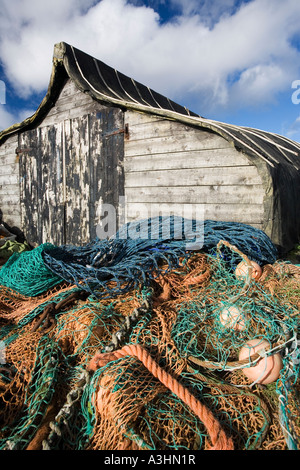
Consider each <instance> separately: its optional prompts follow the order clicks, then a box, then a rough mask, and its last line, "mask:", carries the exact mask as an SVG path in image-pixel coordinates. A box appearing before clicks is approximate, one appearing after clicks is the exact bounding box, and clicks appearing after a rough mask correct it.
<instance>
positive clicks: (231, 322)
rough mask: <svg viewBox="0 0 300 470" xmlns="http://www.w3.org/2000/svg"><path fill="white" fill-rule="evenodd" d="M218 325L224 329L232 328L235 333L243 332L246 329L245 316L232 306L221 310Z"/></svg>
mask: <svg viewBox="0 0 300 470" xmlns="http://www.w3.org/2000/svg"><path fill="white" fill-rule="evenodd" d="M220 323H221V324H222V325H223V326H225V327H226V328H233V329H234V330H236V331H243V330H244V329H245V328H246V318H245V315H244V314H243V313H242V312H241V310H240V309H239V308H238V307H236V306H234V305H231V306H230V307H225V308H223V310H222V312H221V313H220Z"/></svg>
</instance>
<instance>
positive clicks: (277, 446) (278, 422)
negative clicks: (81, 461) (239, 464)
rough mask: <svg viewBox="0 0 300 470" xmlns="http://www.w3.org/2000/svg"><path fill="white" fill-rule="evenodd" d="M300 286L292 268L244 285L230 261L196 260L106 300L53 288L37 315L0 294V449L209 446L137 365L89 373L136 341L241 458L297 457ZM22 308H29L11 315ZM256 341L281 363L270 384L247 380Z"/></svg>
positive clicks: (183, 408) (118, 364)
mask: <svg viewBox="0 0 300 470" xmlns="http://www.w3.org/2000/svg"><path fill="white" fill-rule="evenodd" d="M162 268H163V266H162ZM162 271H163V270H162ZM299 278H300V273H299V268H298V269H296V267H295V266H294V265H290V264H288V263H284V262H281V263H280V262H278V263H274V264H273V265H265V266H264V268H263V273H262V276H261V278H260V279H258V280H254V279H252V278H251V277H249V276H246V277H237V276H236V274H235V270H234V268H233V267H232V265H231V264H228V263H227V262H226V259H225V258H224V257H223V256H218V254H216V255H208V254H204V253H201V252H199V253H195V255H194V256H192V257H190V258H189V259H186V258H185V259H182V262H181V264H180V265H179V266H178V267H176V268H174V269H173V270H171V271H170V270H169V272H167V273H166V274H165V275H164V276H162V275H161V276H160V277H157V278H156V279H155V280H152V281H151V284H150V285H147V286H146V287H145V286H144V285H142V284H141V285H140V286H139V288H134V289H131V290H130V291H128V292H126V293H123V294H120V295H118V296H114V297H113V298H110V299H109V298H105V299H104V298H103V299H99V298H95V297H94V296H93V295H88V296H87V295H86V296H83V297H81V298H80V295H79V294H80V292H81V290H80V288H79V287H78V286H69V290H63V289H62V290H61V291H60V290H59V287H58V286H57V287H56V290H55V289H54V290H52V291H51V294H49V296H48V297H47V299H45V296H42V295H41V296H40V297H35V302H37V303H38V304H34V306H33V307H32V308H30V305H31V304H30V299H29V298H28V299H25V298H21V294H20V296H19V299H18V298H17V297H18V296H17V294H16V293H13V292H9V291H8V290H6V291H5V292H4V291H3V293H2V299H1V298H0V307H1V305H2V307H3V310H2V313H1V315H0V326H1V330H0V331H1V341H2V344H3V345H5V356H6V358H5V359H6V360H5V363H4V364H0V402H1V403H0V409H1V412H0V423H1V428H0V448H1V449H28V448H29V449H35V450H39V449H54V450H83V449H86V450H125V449H128V450H129V449H134V450H192V451H194V450H204V449H207V448H208V447H209V441H210V436H209V429H208V428H207V427H206V426H205V425H204V423H203V422H202V421H201V419H199V417H198V416H196V415H195V414H194V413H193V411H192V410H191V408H190V407H189V406H188V405H187V404H186V403H185V402H184V401H183V400H182V399H181V398H180V396H179V395H178V394H176V393H174V392H173V391H171V390H170V389H168V388H167V387H166V386H165V385H164V384H163V383H162V382H161V381H159V380H158V379H157V378H156V377H155V376H154V375H153V373H152V372H151V370H150V369H148V368H147V367H145V365H144V364H143V363H142V362H141V361H140V360H139V359H138V358H137V357H133V356H130V355H126V356H124V357H122V358H119V359H116V360H110V361H108V362H107V363H106V364H105V365H103V366H100V367H99V368H97V369H96V370H94V371H90V372H88V371H87V365H88V364H89V363H90V361H91V359H92V358H93V357H94V355H95V354H96V353H98V352H99V351H100V352H108V351H116V350H119V349H120V348H122V346H123V345H125V344H127V345H134V344H139V345H142V346H143V348H145V350H147V351H148V353H149V354H150V356H151V357H152V358H153V360H154V361H155V362H156V363H157V364H158V365H159V367H160V368H162V369H163V370H164V371H166V372H168V373H169V374H170V375H171V376H172V377H174V378H175V379H176V380H177V381H178V382H179V383H180V384H181V385H183V387H184V388H185V389H187V390H189V392H190V393H191V394H192V395H193V396H194V397H195V398H196V399H197V400H198V401H199V402H201V403H202V404H203V405H205V407H206V408H207V409H209V410H210V411H211V412H212V413H213V416H214V418H215V420H216V421H217V422H218V423H219V424H220V426H221V427H222V429H223V430H224V432H225V434H226V435H227V436H228V437H229V438H230V439H232V441H233V444H234V449H236V450H253V449H260V450H288V449H298V448H299V432H300V412H299V367H300V353H299V339H298V337H299V295H295V292H297V289H298V288H299ZM112 282H113V281H112ZM287 286H288V287H287ZM111 287H112V288H113V285H112V286H111ZM64 289H65V286H64ZM13 295H14V296H15V297H14V302H12V301H11V303H9V302H8V298H9V296H11V298H12V296H13ZM72 295H73V297H71V296H72ZM17 301H18V302H19V304H22V305H25V304H26V305H27V307H26V309H25V307H24V308H23V310H22V314H20V315H19V317H18V316H16V315H15V316H11V315H12V311H13V310H14V305H16V304H17ZM26 302H27V303H26ZM9 305H11V307H9ZM51 306H52V307H51ZM50 307H51V308H52V310H51V311H50ZM56 307H57V308H56ZM231 307H234V309H235V310H234V311H235V312H238V316H237V317H230V315H228V311H230V308H231ZM18 308H20V307H18ZM47 308H48V310H46V309H47ZM18 311H20V312H21V310H18ZM25 311H26V312H27V313H26V314H25V313H24V312H25ZM47 312H48V313H47ZM51 319H52V320H53V321H51V322H50V320H51ZM41 320H43V321H41ZM255 338H262V339H265V340H266V341H267V343H268V345H269V347H268V348H267V350H265V353H264V354H265V355H267V356H271V355H273V354H275V353H276V354H279V355H280V357H281V360H282V368H281V370H280V374H279V376H278V377H277V378H276V380H274V381H273V382H271V383H267V384H261V383H259V382H255V381H253V380H249V378H247V376H246V375H245V373H244V372H243V369H245V367H250V366H253V363H249V364H248V365H246V366H245V363H243V364H242V363H241V361H239V353H240V350H241V348H242V346H243V345H244V344H245V343H246V342H247V341H249V340H250V339H255ZM264 357H266V356H264ZM264 357H261V358H260V359H262V360H264Z"/></svg>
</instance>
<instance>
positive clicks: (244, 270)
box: [235, 261, 262, 281]
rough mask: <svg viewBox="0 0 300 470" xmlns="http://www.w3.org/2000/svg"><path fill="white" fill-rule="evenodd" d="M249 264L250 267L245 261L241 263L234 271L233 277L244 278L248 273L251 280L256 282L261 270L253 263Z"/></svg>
mask: <svg viewBox="0 0 300 470" xmlns="http://www.w3.org/2000/svg"><path fill="white" fill-rule="evenodd" d="M250 264H251V266H250V265H249V264H248V263H246V261H241V262H240V263H239V264H238V265H237V267H236V269H235V275H236V276H237V277H246V276H247V275H248V273H249V274H250V275H251V277H252V279H254V280H255V281H257V280H258V279H259V278H260V277H261V275H262V268H261V266H260V265H259V264H258V263H256V262H255V261H250Z"/></svg>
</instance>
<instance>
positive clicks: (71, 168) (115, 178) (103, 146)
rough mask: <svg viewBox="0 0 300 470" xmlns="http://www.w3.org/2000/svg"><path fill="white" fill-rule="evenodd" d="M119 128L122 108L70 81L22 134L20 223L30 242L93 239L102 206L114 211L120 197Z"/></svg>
mask: <svg viewBox="0 0 300 470" xmlns="http://www.w3.org/2000/svg"><path fill="white" fill-rule="evenodd" d="M72 103H73V105H72ZM81 113H82V114H81ZM123 130H124V115H123V112H122V111H121V110H120V109H117V108H111V107H107V106H104V105H101V104H99V103H97V102H95V101H94V100H92V99H91V98H90V97H89V96H86V95H85V94H83V93H81V92H79V91H78V90H77V89H76V88H75V85H74V84H73V83H72V82H70V81H69V82H68V83H67V84H66V86H65V87H64V89H63V90H62V93H61V95H60V97H59V99H58V101H57V102H56V104H55V106H54V108H52V109H51V111H50V113H49V114H48V115H47V117H46V118H45V119H44V121H43V122H42V123H41V124H40V126H39V127H38V128H36V129H33V130H31V131H26V132H22V133H20V137H19V147H20V148H21V149H23V151H21V152H20V175H21V188H20V189H21V213H22V220H21V224H22V227H23V228H24V230H25V234H26V236H27V237H28V239H29V240H30V241H31V242H33V243H38V244H40V243H44V242H47V241H48V242H51V243H54V244H57V245H61V244H64V243H71V244H75V245H80V244H85V243H87V242H88V241H89V240H90V239H92V238H94V237H95V236H96V228H97V225H98V224H99V223H100V219H101V215H102V205H103V204H114V205H115V207H116V208H117V207H118V200H119V196H122V195H123V188H124V181H123V180H124V178H123V155H124V148H123V141H124V136H123ZM26 149H27V150H26ZM117 220H118V219H117Z"/></svg>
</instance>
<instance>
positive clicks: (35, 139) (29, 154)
mask: <svg viewBox="0 0 300 470" xmlns="http://www.w3.org/2000/svg"><path fill="white" fill-rule="evenodd" d="M19 148H20V149H21V152H20V154H19V157H20V203H21V223H22V227H23V228H24V233H25V236H26V238H27V240H28V241H29V242H30V243H33V244H40V243H42V237H41V232H40V199H39V193H40V188H39V185H40V181H39V179H40V160H39V158H38V150H39V131H38V129H33V130H30V131H27V132H23V133H22V134H20V137H19Z"/></svg>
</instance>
